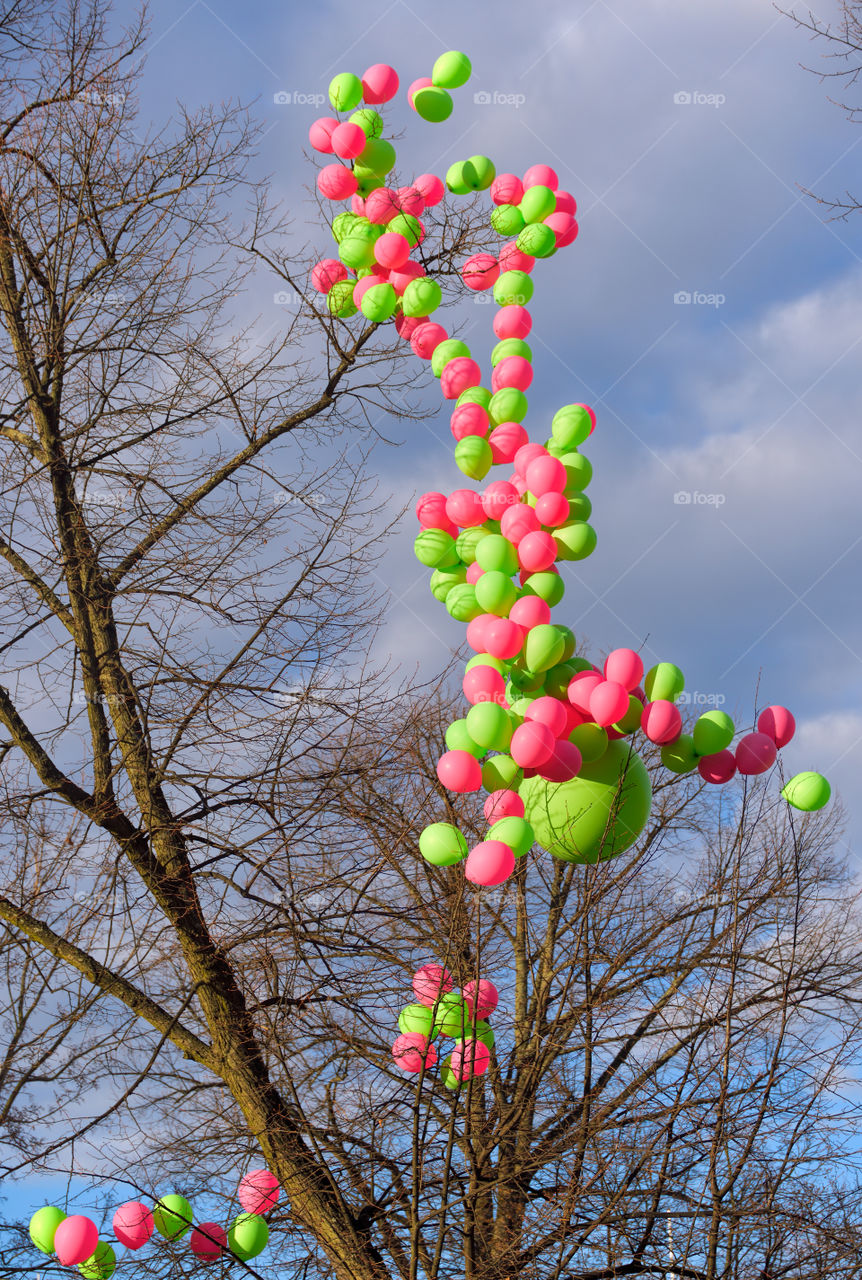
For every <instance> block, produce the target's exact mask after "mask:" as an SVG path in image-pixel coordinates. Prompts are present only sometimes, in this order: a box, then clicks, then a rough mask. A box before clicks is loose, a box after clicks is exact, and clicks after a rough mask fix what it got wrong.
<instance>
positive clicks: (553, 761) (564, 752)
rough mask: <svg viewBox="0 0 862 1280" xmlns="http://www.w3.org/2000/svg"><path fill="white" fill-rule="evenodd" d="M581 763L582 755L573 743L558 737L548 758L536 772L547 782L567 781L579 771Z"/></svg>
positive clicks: (582, 761)
mask: <svg viewBox="0 0 862 1280" xmlns="http://www.w3.org/2000/svg"><path fill="white" fill-rule="evenodd" d="M583 763H584V760H583V756H582V755H581V753H580V751H579V750H578V748H577V747H576V746H575V745H574V743H573V742H568V741H567V740H566V739H565V738H559V739H558V740H557V742H556V743H555V744H554V750H553V751H552V752H551V757H550V759H549V760H546V761H545V763H544V764H543V765H540V766H539V769H538V772H539V774H540V775H541V777H543V778H544V779H545V780H546V781H547V782H569V781H570V780H571V779H572V778H575V777H577V775H578V774H579V773H580V771H581V768H582V766H583Z"/></svg>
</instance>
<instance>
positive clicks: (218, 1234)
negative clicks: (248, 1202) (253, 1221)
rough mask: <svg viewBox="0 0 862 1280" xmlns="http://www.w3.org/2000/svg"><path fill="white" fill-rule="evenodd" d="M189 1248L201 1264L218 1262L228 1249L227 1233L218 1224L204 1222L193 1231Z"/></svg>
mask: <svg viewBox="0 0 862 1280" xmlns="http://www.w3.org/2000/svg"><path fill="white" fill-rule="evenodd" d="M248 1212H249V1213H251V1212H252V1211H251V1209H249V1210H248ZM189 1248H190V1249H191V1251H192V1253H193V1254H194V1255H195V1257H196V1258H200V1260H201V1262H216V1261H217V1260H218V1259H219V1258H220V1257H221V1256H222V1254H223V1253H224V1252H225V1250H226V1249H227V1233H226V1232H225V1230H224V1228H223V1227H220V1226H219V1225H218V1223H217V1222H202V1223H201V1224H200V1226H199V1227H195V1229H194V1231H192V1234H191V1239H190V1240H189Z"/></svg>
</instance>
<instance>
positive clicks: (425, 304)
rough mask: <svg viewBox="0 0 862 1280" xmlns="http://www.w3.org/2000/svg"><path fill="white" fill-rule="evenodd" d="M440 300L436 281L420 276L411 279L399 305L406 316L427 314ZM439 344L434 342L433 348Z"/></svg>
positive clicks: (441, 295)
mask: <svg viewBox="0 0 862 1280" xmlns="http://www.w3.org/2000/svg"><path fill="white" fill-rule="evenodd" d="M442 300H443V294H442V291H441V289H440V286H439V284H438V283H437V281H436V280H431V279H429V277H428V276H420V277H419V278H418V279H416V280H412V281H411V282H410V284H408V286H407V288H406V289H405V290H404V294H403V297H402V299H401V305H402V307H403V309H404V314H405V315H406V316H428V315H430V314H431V312H432V311H434V310H436V308H437V307H439V306H440V303H441V302H442ZM441 341H445V339H444V340H441ZM462 345H463V344H462ZM439 346H440V343H435V346H434V350H435V351H436V350H437V348H438V347H439ZM432 355H433V352H432Z"/></svg>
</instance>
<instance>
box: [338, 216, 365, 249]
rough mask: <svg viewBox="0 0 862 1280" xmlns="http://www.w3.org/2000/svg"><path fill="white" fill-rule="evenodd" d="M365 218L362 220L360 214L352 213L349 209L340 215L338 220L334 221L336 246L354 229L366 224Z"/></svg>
mask: <svg viewBox="0 0 862 1280" xmlns="http://www.w3.org/2000/svg"><path fill="white" fill-rule="evenodd" d="M365 221H366V219H365V218H360V217H359V215H358V214H356V213H351V212H350V211H349V209H345V211H344V213H339V215H338V217H337V218H333V220H332V238H333V240H334V241H335V242H336V244H340V243H341V241H342V240H343V239H344V238H345V236H348V235H349V234H350V232H351V231H352V230H353V228H354V227H357V226H359V225H360V224H361V223H363V222H365Z"/></svg>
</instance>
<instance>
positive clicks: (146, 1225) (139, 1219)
mask: <svg viewBox="0 0 862 1280" xmlns="http://www.w3.org/2000/svg"><path fill="white" fill-rule="evenodd" d="M111 1226H112V1228H113V1231H114V1235H115V1236H116V1237H117V1239H118V1240H119V1242H120V1244H124V1245H125V1246H126V1248H127V1249H141V1248H142V1247H143V1246H144V1245H145V1244H146V1243H147V1241H148V1240H149V1238H150V1236H151V1235H152V1234H153V1231H154V1230H155V1223H154V1222H153V1215H152V1214H151V1213H150V1211H149V1209H148V1208H147V1206H146V1205H145V1204H141V1202H140V1200H127V1201H126V1203H125V1204H121V1205H120V1207H119V1209H117V1211H116V1213H115V1214H114V1220H113V1222H112V1223H111ZM89 1256H90V1255H89V1254H88V1255H87V1257H89Z"/></svg>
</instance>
